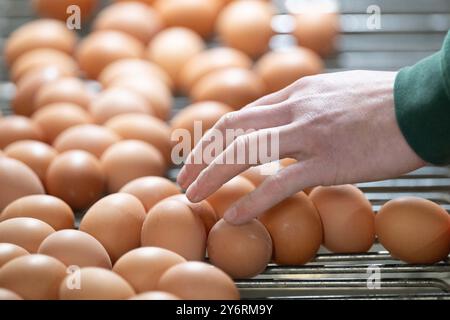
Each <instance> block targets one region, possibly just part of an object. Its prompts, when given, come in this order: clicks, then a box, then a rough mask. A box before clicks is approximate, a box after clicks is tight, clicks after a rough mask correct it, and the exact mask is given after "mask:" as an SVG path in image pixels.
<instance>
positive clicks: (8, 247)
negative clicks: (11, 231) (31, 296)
mask: <svg viewBox="0 0 450 320" xmlns="http://www.w3.org/2000/svg"><path fill="white" fill-rule="evenodd" d="M27 254H29V252H28V251H27V250H25V249H24V248H22V247H19V246H18V245H15V244H12V243H6V242H3V243H0V268H1V267H2V266H3V265H4V264H5V263H7V262H9V261H11V260H12V259H15V258H17V257H21V256H25V255H27ZM0 300H1V299H0Z"/></svg>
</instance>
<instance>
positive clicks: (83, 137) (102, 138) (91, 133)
mask: <svg viewBox="0 0 450 320" xmlns="http://www.w3.org/2000/svg"><path fill="white" fill-rule="evenodd" d="M120 140H121V138H120V136H119V135H117V134H116V133H115V132H114V131H112V130H110V129H108V128H105V127H102V126H99V125H95V124H82V125H78V126H74V127H70V128H68V129H66V130H64V131H63V132H61V133H60V134H59V135H58V137H57V138H56V139H55V141H54V142H53V147H54V148H55V149H56V150H57V151H58V152H64V151H69V150H76V149H78V150H84V151H86V152H89V153H90V154H92V155H94V156H96V157H97V158H99V159H100V157H101V156H102V154H103V152H105V150H106V149H108V148H109V147H110V146H112V145H113V144H115V143H116V142H118V141H120Z"/></svg>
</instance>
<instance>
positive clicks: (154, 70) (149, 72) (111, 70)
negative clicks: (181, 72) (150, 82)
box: [98, 59, 173, 89]
mask: <svg viewBox="0 0 450 320" xmlns="http://www.w3.org/2000/svg"><path fill="white" fill-rule="evenodd" d="M141 75H142V76H149V77H154V78H156V79H159V80H161V81H162V82H163V83H164V84H165V85H166V86H167V87H168V88H170V89H173V82H172V79H171V78H170V76H169V75H168V74H167V72H166V71H164V69H162V68H161V67H160V66H158V65H157V64H155V63H153V62H150V61H147V60H141V59H121V60H118V61H116V62H113V63H111V64H110V65H108V66H107V67H106V68H105V69H104V70H103V71H102V73H101V74H100V76H99V78H98V80H99V81H100V83H101V84H102V85H103V87H105V88H107V87H109V86H110V85H111V84H112V83H113V82H115V81H118V80H121V79H124V78H133V77H136V76H138V77H139V76H141Z"/></svg>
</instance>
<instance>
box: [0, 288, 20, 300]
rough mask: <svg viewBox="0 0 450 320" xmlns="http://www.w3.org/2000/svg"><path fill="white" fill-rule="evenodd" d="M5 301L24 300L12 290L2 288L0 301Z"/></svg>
mask: <svg viewBox="0 0 450 320" xmlns="http://www.w3.org/2000/svg"><path fill="white" fill-rule="evenodd" d="M3 300H23V298H21V297H20V296H19V295H17V294H16V293H14V292H12V291H11V290H7V289H2V288H0V301H3Z"/></svg>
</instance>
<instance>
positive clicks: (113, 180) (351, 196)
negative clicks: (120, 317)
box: [0, 0, 450, 300]
mask: <svg viewBox="0 0 450 320" xmlns="http://www.w3.org/2000/svg"><path fill="white" fill-rule="evenodd" d="M31 2H32V4H33V6H34V8H35V9H36V12H37V13H38V14H39V15H41V16H42V18H41V19H38V20H35V21H32V22H30V23H27V24H25V25H23V26H21V27H20V28H19V29H17V30H16V31H15V32H14V33H12V34H11V36H10V38H9V39H8V41H7V43H6V47H5V52H4V56H5V60H6V62H7V64H8V66H9V73H10V78H11V81H12V82H14V84H15V86H16V93H15V96H14V98H13V101H12V103H11V107H12V109H13V112H14V115H9V116H3V117H1V116H0V212H1V214H0V299H20V298H22V299H144V300H145V299H150V300H155V299H238V298H239V292H238V290H237V288H236V285H235V284H234V282H233V280H232V279H243V278H251V277H254V276H257V275H258V274H259V273H261V272H263V271H264V270H265V268H266V267H267V265H268V263H271V262H274V263H276V264H279V265H302V264H305V263H307V262H308V261H311V260H312V259H314V257H315V256H316V254H317V252H318V250H319V248H320V246H321V245H323V246H324V247H325V248H327V249H328V250H330V251H332V252H337V253H355V252H364V251H367V250H369V249H370V248H371V246H372V245H373V243H374V241H375V239H376V236H378V240H379V241H380V242H381V243H382V244H383V245H384V246H385V247H386V249H388V250H389V251H390V252H391V253H392V255H393V256H395V257H396V258H399V259H402V260H404V261H406V262H410V263H435V262H438V261H440V260H442V259H445V258H446V257H447V256H448V254H449V251H450V220H449V219H450V218H449V217H448V214H447V212H446V211H445V210H444V209H442V208H440V207H439V206H438V205H436V204H434V203H432V202H430V201H427V200H423V199H415V198H406V199H397V200H393V201H391V202H389V203H387V204H386V205H385V206H383V208H382V209H381V211H380V213H379V214H378V215H375V214H374V212H373V211H372V207H371V205H370V203H369V201H368V200H367V199H366V198H365V196H364V194H363V193H362V192H361V191H360V190H358V189H357V188H356V187H354V186H350V185H347V186H335V187H317V188H314V189H312V190H310V189H308V190H305V192H300V193H298V194H295V195H293V196H292V197H290V198H288V199H286V200H284V201H283V202H281V203H280V204H278V205H277V206H275V207H273V208H272V209H270V210H269V211H267V212H266V213H264V214H263V215H262V216H261V217H260V218H259V219H254V220H252V221H251V222H249V223H247V224H245V225H241V226H234V225H231V224H229V223H227V222H226V221H225V220H223V219H222V217H223V214H224V212H225V211H226V210H227V209H228V208H229V206H230V205H231V204H232V203H233V202H234V201H236V200H237V199H239V198H241V197H243V196H245V195H246V194H248V193H249V192H251V191H252V190H253V189H255V188H256V187H257V186H258V185H259V184H260V183H261V182H262V181H263V180H264V178H265V176H262V175H261V174H260V172H259V170H258V168H253V169H249V170H248V171H246V172H244V173H243V174H241V175H240V176H237V177H236V178H234V179H232V180H231V181H229V182H227V183H226V184H224V185H223V186H222V187H221V188H220V189H219V190H218V191H217V192H216V193H214V194H213V195H211V196H210V197H209V198H208V199H207V200H205V201H202V202H200V203H196V204H194V203H191V202H190V201H189V200H188V199H187V198H186V197H185V195H184V194H183V193H182V190H180V189H179V187H178V186H177V185H176V184H175V183H173V182H172V181H170V180H168V179H167V178H165V175H166V173H167V170H168V169H169V168H170V167H171V166H172V165H173V164H172V161H171V150H172V146H173V145H174V143H175V142H174V141H172V140H171V133H172V132H173V131H174V130H176V129H186V130H188V131H189V132H190V133H191V135H192V136H193V131H194V121H201V125H202V131H203V132H205V131H206V130H208V129H210V128H211V127H212V126H213V125H214V124H215V123H216V122H217V121H218V120H219V119H220V118H221V117H222V116H223V115H225V114H226V113H228V112H231V111H233V110H238V109H240V108H242V107H243V106H245V105H246V104H248V103H250V102H252V101H254V100H255V99H257V98H259V97H261V96H263V95H265V94H267V93H271V92H274V91H277V90H280V89H281V88H283V87H285V86H286V85H289V84H290V83H292V82H294V81H295V80H297V79H299V78H301V77H303V76H309V75H314V74H317V73H320V72H322V70H323V68H324V65H323V62H322V57H325V56H327V55H329V54H330V53H332V52H333V48H334V41H335V38H336V36H337V34H338V27H337V19H338V15H337V14H335V13H333V14H330V13H328V12H327V13H321V12H317V11H314V12H306V13H305V12H303V13H302V14H298V15H296V16H295V21H297V22H296V25H297V27H296V28H295V30H293V36H294V37H297V38H298V40H299V41H298V44H299V45H298V46H292V47H289V48H283V49H271V45H270V40H271V38H272V37H273V36H274V35H275V32H274V30H273V29H272V18H273V16H274V15H275V14H276V9H275V7H274V6H273V5H272V4H271V2H270V1H264V0H242V1H226V0H208V1H204V0H141V1H128V0H122V1H112V2H111V4H110V5H109V6H108V7H106V8H104V9H103V10H102V11H100V12H99V13H98V14H97V15H95V16H94V12H95V9H96V5H97V1H95V0H71V1H61V0H32V1H31ZM73 4H75V5H78V6H79V7H80V9H81V13H82V22H83V23H86V22H87V21H88V20H89V17H91V16H92V28H91V33H89V34H88V35H87V36H85V37H84V38H82V39H81V38H80V37H79V36H78V35H77V34H76V33H75V32H73V31H70V30H69V29H68V28H67V27H66V25H65V23H64V22H63V21H64V20H65V19H66V17H67V14H66V8H67V6H68V5H73ZM213 39H215V40H217V41H219V45H218V46H214V47H210V46H208V45H207V44H208V43H209V40H213ZM176 95H185V96H188V97H189V98H190V100H191V104H189V105H188V106H186V107H185V108H184V109H183V110H181V111H180V112H179V113H177V114H176V115H173V110H172V107H173V103H174V97H175V96H176ZM189 143H190V144H191V146H193V145H194V144H195V143H196V141H195V139H192V140H191V141H189ZM288 162H292V161H288V160H284V161H283V162H282V163H283V165H288ZM74 212H83V213H84V215H83V217H82V219H81V222H80V223H79V226H78V225H77V226H76V224H75V214H74ZM206 256H208V262H209V263H206V262H205V261H206V259H205V257H206ZM68 268H69V269H68ZM67 270H72V271H73V272H72V273H70V274H69V275H68V273H67ZM77 277H81V278H82V279H83V280H82V281H83V285H82V287H81V289H79V290H78V289H76V288H75V289H74V287H73V286H74V285H76V279H77ZM37 279H39V281H37ZM30 283H39V284H38V285H33V286H32V287H31V286H30V285H29V284H30Z"/></svg>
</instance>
